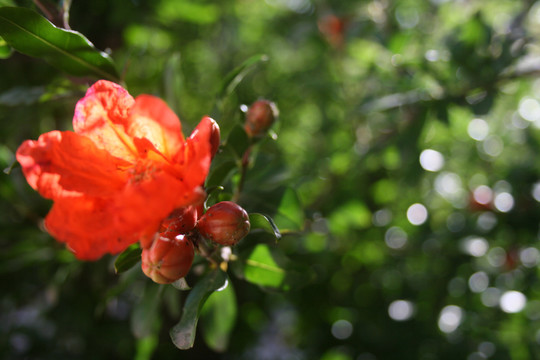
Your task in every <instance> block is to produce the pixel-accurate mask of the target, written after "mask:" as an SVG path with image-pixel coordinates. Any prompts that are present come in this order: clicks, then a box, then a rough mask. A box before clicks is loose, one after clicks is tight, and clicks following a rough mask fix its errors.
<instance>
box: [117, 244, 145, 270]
mask: <svg viewBox="0 0 540 360" xmlns="http://www.w3.org/2000/svg"><path fill="white" fill-rule="evenodd" d="M141 253H142V250H141V248H140V247H139V246H138V245H132V246H130V247H128V248H127V249H126V250H124V252H122V253H121V254H120V255H118V257H117V258H116V261H115V262H114V271H116V273H117V274H120V273H123V272H124V271H128V270H129V269H131V268H132V267H133V266H135V265H136V264H137V263H138V262H139V261H141Z"/></svg>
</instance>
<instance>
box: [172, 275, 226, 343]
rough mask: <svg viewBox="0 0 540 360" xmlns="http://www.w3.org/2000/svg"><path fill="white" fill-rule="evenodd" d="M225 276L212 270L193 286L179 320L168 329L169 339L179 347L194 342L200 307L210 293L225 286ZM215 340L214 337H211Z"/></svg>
mask: <svg viewBox="0 0 540 360" xmlns="http://www.w3.org/2000/svg"><path fill="white" fill-rule="evenodd" d="M226 282H227V276H226V275H225V273H223V272H222V271H220V270H213V271H212V272H210V273H208V274H207V275H206V276H205V277H203V278H202V279H200V281H199V282H198V283H197V285H195V286H194V287H193V289H192V290H191V291H190V292H189V295H188V296H187V298H186V303H185V305H184V308H183V311H182V317H181V319H180V322H179V323H178V324H176V325H175V326H174V327H173V328H172V329H171V331H170V335H171V339H172V341H173V343H174V345H176V346H177V347H178V348H179V349H184V350H185V349H189V348H191V347H193V343H194V342H195V330H196V328H197V322H198V321H199V316H200V315H201V309H202V307H203V305H204V303H205V301H206V299H207V298H208V296H210V294H212V293H213V292H214V291H216V290H218V289H220V288H221V287H223V286H225V284H226ZM213 340H215V341H216V339H213Z"/></svg>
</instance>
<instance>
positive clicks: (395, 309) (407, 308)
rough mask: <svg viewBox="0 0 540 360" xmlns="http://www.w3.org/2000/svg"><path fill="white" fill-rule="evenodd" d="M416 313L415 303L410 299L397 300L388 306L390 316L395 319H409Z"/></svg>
mask: <svg viewBox="0 0 540 360" xmlns="http://www.w3.org/2000/svg"><path fill="white" fill-rule="evenodd" d="M413 314H414V305H413V303H412V302H410V301H408V300H395V301H392V302H391V303H390V306H388V316H390V318H391V319H392V320H395V321H405V320H409V319H410V318H411V317H412V316H413Z"/></svg>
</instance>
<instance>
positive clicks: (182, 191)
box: [17, 80, 215, 260]
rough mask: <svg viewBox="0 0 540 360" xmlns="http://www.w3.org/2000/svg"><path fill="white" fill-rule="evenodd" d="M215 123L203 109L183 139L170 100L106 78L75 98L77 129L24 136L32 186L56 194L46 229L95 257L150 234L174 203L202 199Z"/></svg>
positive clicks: (21, 156) (21, 154)
mask: <svg viewBox="0 0 540 360" xmlns="http://www.w3.org/2000/svg"><path fill="white" fill-rule="evenodd" d="M214 127H215V122H214V121H213V120H212V119H210V118H209V117H204V118H203V119H202V120H201V122H200V123H199V125H198V126H197V128H196V129H195V130H194V131H193V133H192V134H191V136H190V137H189V138H187V139H184V137H183V135H182V131H181V125H180V121H179V119H178V117H177V116H176V115H175V114H174V113H173V112H172V110H170V109H169V107H168V106H167V105H166V104H165V102H163V101H162V100H160V99H158V98H156V97H153V96H150V95H140V96H138V97H137V98H136V99H133V98H132V97H131V96H130V95H129V93H128V92H127V91H126V90H125V89H123V88H122V87H121V86H119V85H117V84H114V83H111V82H109V81H105V80H101V81H98V82H97V83H95V84H94V85H93V86H92V87H91V88H90V89H88V91H87V93H86V96H85V97H84V98H82V99H81V100H79V102H78V103H77V105H76V108H75V116H74V118H73V128H74V130H75V132H71V131H63V132H60V131H51V132H48V133H45V134H43V135H41V136H40V137H39V139H38V140H37V141H33V140H27V141H25V142H24V143H23V144H22V145H21V146H20V147H19V149H18V150H17V160H18V161H19V163H20V164H21V166H22V170H23V173H24V175H25V176H26V179H27V181H28V183H29V184H30V186H32V187H33V188H34V189H35V190H37V191H39V193H40V194H41V195H42V196H43V197H45V198H49V199H52V200H53V201H54V204H53V207H52V209H51V211H50V212H49V214H48V215H47V217H46V219H45V225H46V228H47V230H48V231H49V233H50V234H51V235H52V236H54V237H55V238H56V239H58V240H59V241H61V242H65V243H66V244H67V246H68V247H69V249H70V250H72V251H73V252H74V253H75V255H76V256H77V258H79V259H84V260H93V259H97V258H99V257H101V256H102V255H104V254H105V253H111V254H115V253H119V252H121V251H123V250H124V249H125V248H126V247H127V246H129V245H130V244H133V243H135V242H137V241H138V240H139V239H141V238H148V237H150V236H152V235H153V234H154V233H155V232H156V231H158V229H159V226H160V223H161V221H162V220H163V219H165V218H167V216H168V215H169V214H170V213H171V212H173V210H175V209H178V208H181V207H187V206H191V205H195V206H197V205H199V204H200V203H201V202H202V201H203V200H204V197H205V193H204V190H203V187H202V185H203V183H204V180H205V178H206V175H207V173H208V169H209V167H210V161H211V156H212V143H211V141H212V140H211V137H212V132H213V128H214Z"/></svg>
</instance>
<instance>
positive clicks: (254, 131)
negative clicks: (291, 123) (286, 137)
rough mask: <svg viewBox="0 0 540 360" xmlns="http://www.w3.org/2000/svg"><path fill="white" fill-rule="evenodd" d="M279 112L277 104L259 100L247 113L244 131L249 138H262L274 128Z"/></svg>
mask: <svg viewBox="0 0 540 360" xmlns="http://www.w3.org/2000/svg"><path fill="white" fill-rule="evenodd" d="M278 114H279V111H278V109H277V106H276V104H274V103H273V102H271V101H268V100H257V101H255V102H254V103H253V104H252V105H251V106H250V107H249V109H248V111H247V113H246V122H245V124H244V129H245V130H246V133H247V134H248V135H249V136H252V137H253V136H261V135H263V134H264V133H265V132H266V131H267V130H268V129H269V128H270V126H272V124H273V123H274V121H275V120H276V118H277V117H278Z"/></svg>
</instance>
